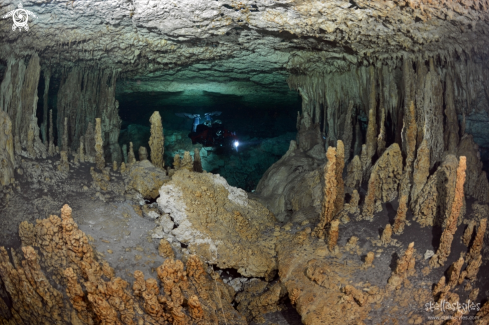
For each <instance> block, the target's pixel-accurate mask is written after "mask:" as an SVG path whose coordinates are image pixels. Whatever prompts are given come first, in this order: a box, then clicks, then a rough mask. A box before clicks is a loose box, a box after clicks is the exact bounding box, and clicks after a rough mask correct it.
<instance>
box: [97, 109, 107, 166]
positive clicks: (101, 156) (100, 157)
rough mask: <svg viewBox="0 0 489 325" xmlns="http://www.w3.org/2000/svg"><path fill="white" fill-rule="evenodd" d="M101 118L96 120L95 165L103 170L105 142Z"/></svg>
mask: <svg viewBox="0 0 489 325" xmlns="http://www.w3.org/2000/svg"><path fill="white" fill-rule="evenodd" d="M100 123H101V120H100V118H96V119H95V163H96V165H97V168H98V169H100V170H103V169H104V168H105V158H104V148H103V145H104V141H103V140H102V126H101V124H100Z"/></svg>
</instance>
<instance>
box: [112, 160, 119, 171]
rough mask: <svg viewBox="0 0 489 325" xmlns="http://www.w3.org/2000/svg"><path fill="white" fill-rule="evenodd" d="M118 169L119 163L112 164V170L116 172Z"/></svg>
mask: <svg viewBox="0 0 489 325" xmlns="http://www.w3.org/2000/svg"><path fill="white" fill-rule="evenodd" d="M118 168H119V166H117V161H115V160H114V162H113V163H112V170H113V171H115V172H116V171H117V169H118Z"/></svg>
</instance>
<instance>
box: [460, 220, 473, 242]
mask: <svg viewBox="0 0 489 325" xmlns="http://www.w3.org/2000/svg"><path fill="white" fill-rule="evenodd" d="M475 225H476V222H475V220H470V221H469V224H468V225H467V228H465V231H464V235H463V236H462V243H463V244H464V245H465V246H467V247H468V246H469V244H470V242H471V240H472V234H473V233H474V228H475Z"/></svg>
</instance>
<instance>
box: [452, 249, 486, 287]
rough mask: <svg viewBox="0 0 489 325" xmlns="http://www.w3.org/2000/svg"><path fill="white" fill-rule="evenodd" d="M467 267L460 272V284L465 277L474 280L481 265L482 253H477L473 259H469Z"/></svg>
mask: <svg viewBox="0 0 489 325" xmlns="http://www.w3.org/2000/svg"><path fill="white" fill-rule="evenodd" d="M467 264H468V265H467V268H466V269H465V270H463V271H462V273H460V278H459V280H458V281H459V283H460V284H461V283H462V282H463V281H464V279H465V278H467V279H469V280H470V281H475V280H476V279H477V273H479V268H480V267H481V265H482V255H478V256H477V257H476V258H475V259H472V260H470V262H468V263H467Z"/></svg>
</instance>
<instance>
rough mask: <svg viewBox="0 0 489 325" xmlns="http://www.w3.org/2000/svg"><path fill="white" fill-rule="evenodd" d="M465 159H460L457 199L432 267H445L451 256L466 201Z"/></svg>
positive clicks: (456, 188)
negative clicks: (454, 236)
mask: <svg viewBox="0 0 489 325" xmlns="http://www.w3.org/2000/svg"><path fill="white" fill-rule="evenodd" d="M465 168H466V162H465V157H460V161H459V165H458V168H457V183H456V185H455V197H454V199H453V203H452V206H451V209H450V214H449V217H448V219H447V222H446V228H445V229H444V230H443V233H442V235H441V239H440V246H439V247H438V250H437V251H436V254H435V255H433V257H432V258H431V259H430V266H431V267H438V266H443V265H444V263H445V261H446V260H447V258H448V256H449V255H450V251H451V246H452V241H453V235H454V234H455V231H456V230H457V223H458V218H459V216H460V211H461V209H462V205H463V201H464V182H465Z"/></svg>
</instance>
